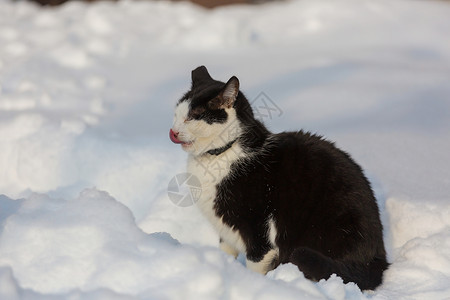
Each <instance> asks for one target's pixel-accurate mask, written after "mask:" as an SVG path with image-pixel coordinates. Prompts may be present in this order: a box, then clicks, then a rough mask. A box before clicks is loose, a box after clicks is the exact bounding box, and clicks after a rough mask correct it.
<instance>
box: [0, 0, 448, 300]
mask: <svg viewBox="0 0 450 300" xmlns="http://www.w3.org/2000/svg"><path fill="white" fill-rule="evenodd" d="M449 16H450V3H449V2H446V1H414V0H376V1H374V0H291V1H281V2H273V3H268V4H264V5H258V6H250V5H236V6H225V7H220V8H216V9H213V10H206V9H205V8H202V7H199V6H196V5H194V4H192V3H187V2H175V3H174V2H169V1H148V2H147V1H119V2H95V3H90V4H88V3H83V2H68V3H66V4H64V5H61V6H57V7H53V8H49V7H40V6H38V5H37V4H35V3H31V2H25V1H9V0H0V299H5V300H10V299H449V298H450V155H449V153H450V18H449ZM199 65H206V66H207V67H208V69H209V70H210V73H211V75H212V76H213V77H214V78H216V79H219V80H222V81H225V80H227V79H228V78H229V77H231V76H232V75H236V76H238V77H239V79H240V81H241V89H242V90H243V92H244V93H245V94H246V95H247V97H248V98H249V99H250V100H254V99H256V100H257V101H258V99H257V96H258V95H259V94H260V93H261V92H263V93H264V94H265V95H267V96H268V97H269V98H270V99H271V100H272V101H273V102H274V103H276V105H277V106H278V107H279V108H280V109H281V110H282V114H281V115H278V114H277V115H273V116H271V117H266V118H265V122H266V124H267V125H268V127H269V128H270V129H271V130H273V131H275V132H278V131H283V130H296V129H300V128H303V129H305V130H310V131H313V132H317V133H320V134H323V135H324V136H326V137H327V138H329V139H331V140H334V141H336V143H337V145H338V146H339V147H341V148H343V149H344V150H346V151H348V152H349V153H350V154H351V155H352V156H353V157H354V158H355V159H356V160H357V161H358V162H359V163H360V164H361V165H362V166H363V168H364V169H365V172H366V175H367V176H368V177H369V179H370V181H371V182H372V184H373V187H374V190H375V191H376V195H377V198H378V201H379V205H380V210H381V214H382V219H383V222H384V226H385V242H386V246H387V250H388V255H389V260H390V262H392V266H391V268H390V269H389V270H388V271H387V272H386V274H385V282H384V284H383V285H382V286H381V287H380V288H379V289H377V290H376V291H375V292H361V291H359V289H358V288H357V287H356V286H355V285H354V284H351V283H350V284H346V285H344V284H343V283H342V280H341V279H340V278H338V277H335V276H333V277H331V278H330V279H329V280H326V281H325V280H322V281H321V282H319V283H312V282H310V281H308V280H306V279H304V278H303V276H302V274H301V273H300V272H299V271H298V270H297V268H296V267H294V266H292V265H284V266H280V267H279V268H277V269H276V270H274V271H272V272H270V273H269V274H268V275H267V276H265V277H264V276H261V275H259V274H255V273H253V272H251V271H249V270H247V269H246V268H245V266H244V265H243V263H242V259H241V260H238V261H234V260H233V259H232V258H231V257H229V256H227V255H225V254H223V253H221V252H220V250H219V249H218V248H217V245H218V240H217V236H216V235H215V233H214V231H213V230H212V228H211V227H210V225H209V224H208V223H207V222H206V221H205V220H204V219H203V218H202V216H201V215H200V214H199V213H198V212H197V210H196V208H195V207H187V208H182V207H178V206H175V205H174V204H173V203H172V202H171V201H170V200H169V199H168V196H167V185H168V183H169V181H170V180H171V179H172V178H173V177H174V176H175V175H176V174H178V173H180V172H183V170H184V167H185V160H186V155H185V153H183V152H182V150H181V149H180V148H179V147H177V146H176V145H174V144H172V143H171V142H170V141H169V139H168V130H169V128H170V127H171V125H172V124H171V123H172V114H173V108H174V105H175V103H176V101H177V100H178V98H179V97H180V96H181V95H182V94H183V93H184V92H185V91H186V90H187V89H188V87H189V86H190V71H191V70H192V69H194V68H195V67H197V66H199ZM257 101H256V102H255V105H258V102H257Z"/></svg>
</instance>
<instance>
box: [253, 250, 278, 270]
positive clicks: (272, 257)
mask: <svg viewBox="0 0 450 300" xmlns="http://www.w3.org/2000/svg"><path fill="white" fill-rule="evenodd" d="M246 264H247V268H249V269H250V270H253V271H255V272H258V273H261V274H263V275H265V274H266V273H267V272H269V271H271V270H273V269H275V268H276V267H277V266H278V264H279V262H278V250H276V249H270V250H269V251H267V252H266V253H265V254H264V255H263V256H262V257H261V258H260V259H255V258H253V257H252V256H249V255H248V254H247V260H246Z"/></svg>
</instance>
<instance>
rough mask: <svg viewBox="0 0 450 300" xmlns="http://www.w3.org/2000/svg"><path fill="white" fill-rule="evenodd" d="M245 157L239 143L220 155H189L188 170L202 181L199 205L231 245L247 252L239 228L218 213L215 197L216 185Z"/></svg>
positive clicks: (220, 234) (221, 235)
mask: <svg viewBox="0 0 450 300" xmlns="http://www.w3.org/2000/svg"><path fill="white" fill-rule="evenodd" d="M243 157H245V153H244V152H243V151H242V148H241V147H240V146H239V144H237V143H235V144H234V145H233V146H232V147H231V148H230V149H228V150H227V151H225V152H224V153H222V154H220V155H217V156H216V155H209V154H206V155H203V156H192V155H190V156H189V159H188V168H187V170H188V172H189V173H191V174H193V175H195V176H196V177H197V178H198V179H199V180H200V183H201V188H202V193H201V196H200V199H199V200H198V202H197V206H198V207H199V208H200V210H201V212H202V213H203V214H204V215H205V217H206V218H207V219H208V220H209V221H210V222H211V223H212V224H213V226H214V227H215V229H216V230H217V231H218V233H219V236H220V237H221V238H222V239H223V240H224V241H225V242H226V243H227V244H228V245H230V246H232V247H234V248H235V249H236V250H238V251H240V252H245V245H244V242H243V240H242V238H241V236H240V234H239V232H238V231H237V230H234V229H233V228H231V227H230V226H228V225H226V224H225V223H224V222H223V221H222V218H221V217H218V216H217V215H216V212H215V209H214V199H215V198H216V196H217V188H216V186H217V185H218V184H219V183H220V182H221V181H222V180H223V179H224V178H225V177H226V176H227V175H229V173H230V167H231V164H232V163H233V162H235V161H236V160H238V159H240V158H243Z"/></svg>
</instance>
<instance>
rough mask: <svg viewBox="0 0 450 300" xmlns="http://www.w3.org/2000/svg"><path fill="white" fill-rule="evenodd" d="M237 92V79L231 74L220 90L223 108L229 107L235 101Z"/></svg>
mask: <svg viewBox="0 0 450 300" xmlns="http://www.w3.org/2000/svg"><path fill="white" fill-rule="evenodd" d="M238 93H239V79H237V77H236V76H233V77H231V78H230V80H228V82H227V83H226V84H225V87H224V88H223V89H222V91H221V92H220V98H222V101H223V104H222V106H223V108H225V107H226V108H231V107H232V106H233V104H234V101H236V97H237V95H238Z"/></svg>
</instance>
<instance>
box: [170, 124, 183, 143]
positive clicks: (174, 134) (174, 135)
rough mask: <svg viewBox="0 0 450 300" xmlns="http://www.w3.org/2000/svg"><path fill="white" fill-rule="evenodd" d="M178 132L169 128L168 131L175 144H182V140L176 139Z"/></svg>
mask: <svg viewBox="0 0 450 300" xmlns="http://www.w3.org/2000/svg"><path fill="white" fill-rule="evenodd" d="M178 134H179V132H178V131H173V130H172V128H171V129H170V132H169V137H170V140H171V141H172V142H173V143H175V144H182V143H183V142H182V141H180V140H179V139H178Z"/></svg>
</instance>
